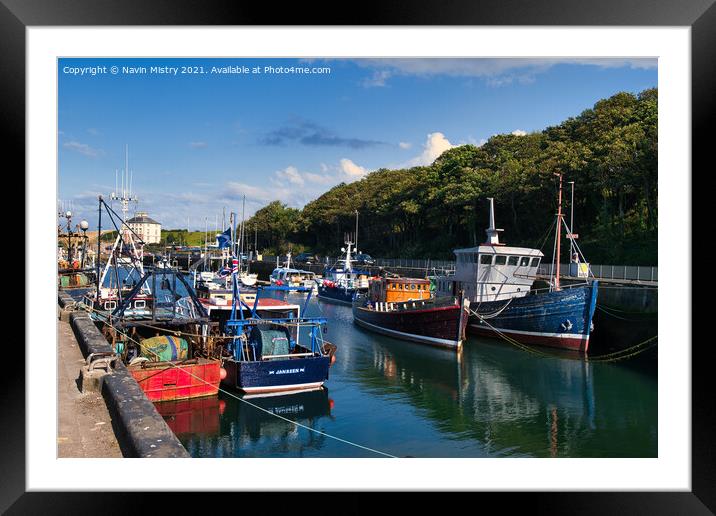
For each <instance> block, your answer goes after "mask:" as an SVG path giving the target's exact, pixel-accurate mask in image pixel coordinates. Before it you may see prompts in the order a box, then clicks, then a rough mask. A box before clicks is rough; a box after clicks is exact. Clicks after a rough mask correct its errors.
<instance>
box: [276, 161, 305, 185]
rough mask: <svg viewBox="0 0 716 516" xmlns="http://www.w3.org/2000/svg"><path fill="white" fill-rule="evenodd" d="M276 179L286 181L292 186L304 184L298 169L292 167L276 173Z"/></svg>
mask: <svg viewBox="0 0 716 516" xmlns="http://www.w3.org/2000/svg"><path fill="white" fill-rule="evenodd" d="M276 177H277V178H278V179H279V180H286V181H288V182H289V183H291V184H293V185H300V186H303V185H304V184H305V183H306V181H305V180H304V179H303V177H301V173H300V172H299V171H298V169H297V168H296V167H293V166H288V167H286V168H285V169H283V170H278V171H276Z"/></svg>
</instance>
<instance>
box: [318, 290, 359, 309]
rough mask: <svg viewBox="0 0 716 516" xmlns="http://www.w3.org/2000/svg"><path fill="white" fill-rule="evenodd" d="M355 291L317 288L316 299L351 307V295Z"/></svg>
mask: <svg viewBox="0 0 716 516" xmlns="http://www.w3.org/2000/svg"><path fill="white" fill-rule="evenodd" d="M356 290H357V289H354V288H343V287H328V286H325V285H319V286H318V299H322V300H324V301H330V302H332V303H339V304H341V305H348V306H353V294H355V292H356Z"/></svg>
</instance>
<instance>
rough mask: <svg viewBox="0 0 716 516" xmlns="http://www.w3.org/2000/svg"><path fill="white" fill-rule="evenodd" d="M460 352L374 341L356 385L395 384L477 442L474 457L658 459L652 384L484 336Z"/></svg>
mask: <svg viewBox="0 0 716 516" xmlns="http://www.w3.org/2000/svg"><path fill="white" fill-rule="evenodd" d="M458 357H459V360H458V361H455V359H454V356H453V355H452V354H447V353H444V352H441V351H440V350H439V349H433V348H429V347H423V346H411V345H409V344H406V343H402V342H399V341H392V340H388V339H381V338H377V339H375V341H374V345H373V367H372V368H366V369H365V370H364V371H362V372H361V374H360V375H359V381H360V382H361V383H362V384H363V385H367V386H369V387H371V392H373V393H375V394H377V395H380V394H381V393H389V395H390V396H391V397H394V396H395V395H396V394H395V393H396V389H399V390H400V392H402V393H403V396H404V397H405V398H406V399H407V400H409V402H410V404H411V405H413V406H415V407H416V408H417V409H418V410H420V411H421V414H422V415H423V416H425V417H427V418H428V419H430V420H431V421H433V422H434V424H435V425H436V427H437V428H438V429H439V430H440V431H441V432H444V433H446V434H448V435H450V436H452V437H451V438H452V439H459V440H463V439H468V440H474V441H475V443H476V447H477V450H479V451H477V452H475V455H476V456H482V455H485V456H507V455H510V456H537V457H545V456H571V457H579V456H593V455H600V454H601V453H603V456H613V457H653V456H656V453H657V448H656V445H657V439H656V429H657V420H656V401H657V399H656V390H655V389H654V380H653V379H651V378H649V377H646V376H644V375H643V374H642V373H639V372H635V371H632V370H630V369H628V368H624V367H618V366H615V365H613V364H597V363H590V362H588V361H584V360H581V359H570V358H540V359H536V358H535V357H534V356H533V355H531V354H528V353H525V352H523V351H520V350H518V349H515V348H510V347H506V346H504V345H502V344H500V343H496V342H491V341H490V340H481V341H480V342H474V341H472V340H470V341H468V342H467V343H466V345H465V346H463V348H462V352H460V353H459V354H458ZM387 387H390V388H387ZM624 390H629V392H630V393H631V395H630V396H629V397H628V398H624V397H622V396H619V395H618V394H615V393H618V392H620V391H624ZM600 394H601V395H600ZM443 452H444V450H436V451H435V452H431V450H430V447H429V446H426V449H425V450H424V451H423V452H422V453H423V455H424V456H431V454H434V455H435V456H442V455H441V453H443Z"/></svg>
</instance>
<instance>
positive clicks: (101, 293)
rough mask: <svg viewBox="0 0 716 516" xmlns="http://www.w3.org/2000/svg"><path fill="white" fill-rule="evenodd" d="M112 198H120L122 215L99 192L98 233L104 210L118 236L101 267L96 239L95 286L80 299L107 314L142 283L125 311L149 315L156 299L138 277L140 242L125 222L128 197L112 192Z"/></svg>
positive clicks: (99, 250) (141, 265) (139, 270)
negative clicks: (117, 195) (118, 195)
mask: <svg viewBox="0 0 716 516" xmlns="http://www.w3.org/2000/svg"><path fill="white" fill-rule="evenodd" d="M113 198H116V199H119V200H120V201H122V211H123V215H124V217H122V216H120V215H119V214H118V213H117V212H115V211H114V209H112V207H111V206H110V205H109V204H107V202H106V201H105V200H104V198H103V197H102V196H101V195H100V196H99V197H98V201H99V207H98V212H99V218H98V225H97V228H98V232H97V234H98V235H101V234H102V213H105V215H107V217H108V218H109V220H110V222H111V224H112V225H113V227H114V230H115V231H116V232H117V237H116V238H115V240H114V243H113V244H112V246H111V248H110V251H109V256H108V257H107V261H106V262H105V264H104V267H103V268H101V271H100V267H101V263H100V259H99V257H100V256H101V239H97V257H98V259H97V261H96V275H95V277H96V282H95V288H92V289H89V290H88V291H87V292H86V293H85V294H84V297H83V299H82V302H83V303H84V304H85V306H87V307H90V308H91V309H92V310H96V311H98V312H102V313H104V314H105V315H106V314H110V313H112V311H114V310H115V309H117V307H118V306H119V305H121V304H123V301H124V300H125V299H126V298H127V296H128V295H129V293H130V292H132V290H133V289H134V287H135V286H136V285H137V284H141V288H140V290H139V292H137V293H135V294H134V295H133V296H132V300H131V305H130V306H128V307H127V308H126V310H125V311H126V312H127V314H130V313H133V314H135V315H138V316H148V315H149V314H150V313H151V306H152V304H153V303H154V301H155V299H154V296H153V294H152V290H151V287H150V286H149V284H148V283H146V282H145V283H142V282H141V281H140V280H141V278H142V277H143V276H144V274H145V269H144V264H143V261H142V254H141V248H142V246H143V242H142V241H141V239H140V238H139V236H138V235H137V234H136V233H135V232H134V231H133V230H132V229H131V228H130V227H129V225H128V224H127V223H126V222H125V217H126V214H127V211H128V204H129V201H130V200H131V197H130V196H129V195H128V194H126V193H123V194H121V196H120V197H116V194H113Z"/></svg>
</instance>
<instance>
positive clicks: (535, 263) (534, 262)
mask: <svg viewBox="0 0 716 516" xmlns="http://www.w3.org/2000/svg"><path fill="white" fill-rule="evenodd" d="M538 265H539V258H532V263H531V264H530V267H537V266H538Z"/></svg>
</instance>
